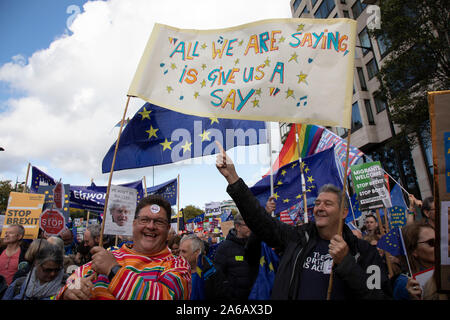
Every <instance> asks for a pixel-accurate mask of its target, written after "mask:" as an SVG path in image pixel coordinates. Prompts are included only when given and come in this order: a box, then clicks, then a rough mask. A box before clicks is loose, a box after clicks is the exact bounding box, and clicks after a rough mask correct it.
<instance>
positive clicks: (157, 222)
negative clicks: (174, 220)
mask: <svg viewBox="0 0 450 320" xmlns="http://www.w3.org/2000/svg"><path fill="white" fill-rule="evenodd" d="M169 229H170V224H169V222H168V221H167V213H166V210H165V209H164V208H162V207H160V206H158V205H156V204H152V205H147V206H145V207H143V208H142V209H141V210H139V212H138V215H137V217H136V219H134V221H133V243H134V245H133V249H134V250H135V251H138V252H140V253H143V254H147V255H149V254H155V253H157V252H160V251H161V250H163V249H164V248H165V247H166V246H167V244H166V243H167V242H166V241H167V236H168V234H169Z"/></svg>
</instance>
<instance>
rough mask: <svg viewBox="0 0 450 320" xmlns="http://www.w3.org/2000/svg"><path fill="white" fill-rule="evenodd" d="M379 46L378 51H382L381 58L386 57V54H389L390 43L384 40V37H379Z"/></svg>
mask: <svg viewBox="0 0 450 320" xmlns="http://www.w3.org/2000/svg"><path fill="white" fill-rule="evenodd" d="M377 44H378V49H379V50H380V55H381V57H384V56H385V55H386V53H387V52H388V49H389V46H390V43H389V41H388V40H387V39H386V38H384V37H383V36H382V35H379V36H378V37H377Z"/></svg>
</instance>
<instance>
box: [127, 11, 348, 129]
mask: <svg viewBox="0 0 450 320" xmlns="http://www.w3.org/2000/svg"><path fill="white" fill-rule="evenodd" d="M355 38H356V21H355V20H351V19H299V18H292V19H270V20H262V21H256V22H253V23H249V24H244V25H240V26H235V27H231V28H226V29H216V30H187V29H178V28H174V27H171V26H167V25H163V24H155V26H154V28H153V31H152V33H151V35H150V38H149V40H148V42H147V46H146V48H145V51H144V53H143V56H142V58H141V60H140V63H139V66H138V68H137V71H136V73H135V75H134V78H133V81H132V83H131V85H130V88H129V91H128V96H133V97H139V98H141V99H144V100H146V101H148V102H150V103H153V104H156V105H158V106H161V107H164V108H168V109H171V110H174V111H177V112H181V113H187V114H192V115H197V116H203V117H211V116H212V117H217V118H229V119H245V120H263V121H278V122H301V123H311V124H319V125H324V126H339V127H344V128H350V126H351V104H352V93H353V69H354V52H355Z"/></svg>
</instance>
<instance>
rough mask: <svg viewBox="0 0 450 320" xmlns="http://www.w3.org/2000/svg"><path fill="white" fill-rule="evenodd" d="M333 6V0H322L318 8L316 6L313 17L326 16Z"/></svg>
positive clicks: (321, 17)
mask: <svg viewBox="0 0 450 320" xmlns="http://www.w3.org/2000/svg"><path fill="white" fill-rule="evenodd" d="M335 6H336V4H335V3H334V0H323V1H322V3H321V4H320V6H319V8H317V10H316V12H315V13H314V17H315V18H316V19H325V18H327V17H328V16H329V15H330V13H331V11H332V10H333V9H334V7H335Z"/></svg>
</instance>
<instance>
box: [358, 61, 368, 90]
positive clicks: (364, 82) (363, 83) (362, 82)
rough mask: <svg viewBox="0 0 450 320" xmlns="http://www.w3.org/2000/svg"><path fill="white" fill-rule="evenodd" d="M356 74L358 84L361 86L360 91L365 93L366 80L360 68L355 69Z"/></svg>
mask: <svg viewBox="0 0 450 320" xmlns="http://www.w3.org/2000/svg"><path fill="white" fill-rule="evenodd" d="M356 71H357V72H358V78H359V83H360V84H361V90H364V91H367V85H366V79H365V78H364V71H363V68H361V67H356Z"/></svg>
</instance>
